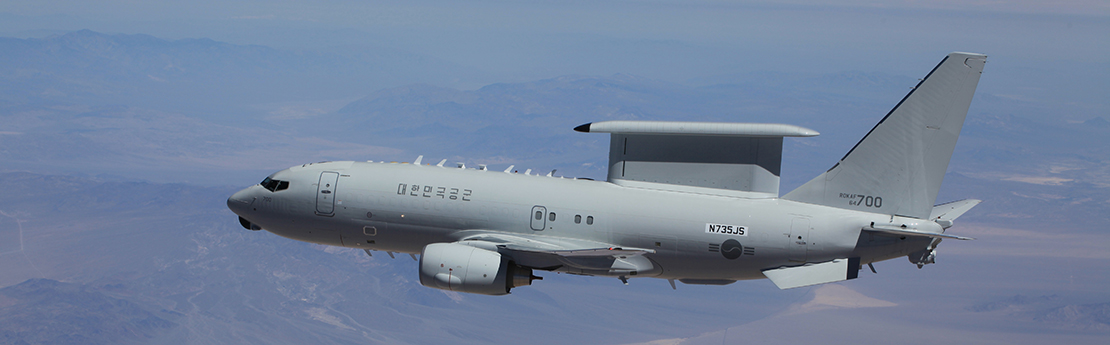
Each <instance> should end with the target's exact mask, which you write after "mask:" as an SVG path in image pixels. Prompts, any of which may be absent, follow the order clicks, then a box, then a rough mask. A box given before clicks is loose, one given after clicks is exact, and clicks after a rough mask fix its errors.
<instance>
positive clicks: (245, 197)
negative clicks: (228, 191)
mask: <svg viewBox="0 0 1110 345" xmlns="http://www.w3.org/2000/svg"><path fill="white" fill-rule="evenodd" d="M253 194H254V191H253V187H251V188H246V189H243V190H241V191H238V192H235V194H232V195H231V197H230V198H227V208H229V209H231V212H235V214H237V215H239V216H240V217H241V216H243V215H246V214H247V210H249V209H250V207H251V204H253V203H254V199H255V197H254V195H253Z"/></svg>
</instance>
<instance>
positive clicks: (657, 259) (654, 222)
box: [228, 162, 929, 281]
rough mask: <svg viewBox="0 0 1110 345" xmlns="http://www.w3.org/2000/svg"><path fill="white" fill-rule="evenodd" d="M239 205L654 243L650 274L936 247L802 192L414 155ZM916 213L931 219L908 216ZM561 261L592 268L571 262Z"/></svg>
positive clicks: (323, 169)
mask: <svg viewBox="0 0 1110 345" xmlns="http://www.w3.org/2000/svg"><path fill="white" fill-rule="evenodd" d="M271 178H272V179H274V180H281V181H287V182H288V188H287V189H284V190H278V191H270V190H267V189H265V188H263V186H261V185H255V186H252V187H250V188H247V189H244V190H243V191H240V192H239V193H236V194H235V195H234V196H232V197H231V198H230V199H229V201H228V204H229V207H231V208H232V210H234V211H235V212H236V213H237V214H239V215H241V216H243V217H245V218H246V219H249V220H250V222H252V223H253V224H257V225H258V226H259V227H261V228H263V229H265V230H267V231H270V232H272V233H275V234H277V235H280V236H283V237H287V238H291V239H295V240H299V241H305V242H311V243H318V244H325V245H333V246H342V247H349V248H360V249H369V250H378V251H391V252H402V253H420V252H421V249H422V248H424V246H426V245H428V244H432V243H445V242H446V243H450V242H455V241H459V240H462V239H464V238H467V237H468V236H471V235H473V234H474V233H475V232H476V231H480V232H499V233H506V234H523V235H527V236H541V237H543V238H556V239H557V238H567V239H577V240H591V241H597V242H601V243H610V244H614V245H617V246H621V247H629V248H641V249H648V250H651V251H653V253H651V254H646V255H645V256H646V257H647V258H649V259H650V260H651V261H653V262H654V263H655V264H656V265H655V266H656V267H657V269H656V270H653V271H651V272H641V274H640V275H639V276H651V277H657V278H668V279H688V280H706V281H715V280H720V281H731V280H745V279H762V278H764V275H763V273H762V271H763V270H765V269H770V268H775V267H781V266H789V265H801V264H804V263H806V262H823V261H828V260H832V259H835V258H844V257H860V258H861V262H862V263H869V262H873V261H879V260H885V259H890V258H895V257H899V256H905V255H906V254H908V253H910V252H913V251H918V250H922V249H924V248H925V247H926V246H928V244H929V241H928V239H922V238H913V237H910V238H905V237H901V238H899V237H898V236H886V235H874V234H869V233H864V234H863V235H861V228H863V227H864V226H866V225H868V224H869V223H871V222H877V221H878V222H884V223H885V222H889V221H890V220H891V219H890V218H891V217H890V216H887V215H882V214H875V213H866V212H858V211H851V210H844V209H838V208H831V207H826V206H820V205H812V204H806V203H799V202H794V201H789V200H784V199H779V198H743V197H731V196H721V195H708V194H698V193H686V192H675V191H664V190H653V189H647V188H634V187H625V186H620V185H617V184H613V183H609V182H603V181H593V180H586V179H571V178H561V177H550V176H542V175H525V174H519V173H505V172H501V171H490V170H478V169H468V168H455V167H440V166H434V165H413V164H407V163H369V162H324V163H315V164H306V165H303V166H297V167H293V168H290V169H286V170H282V171H280V172H277V173H275V174H274V175H272V176H271ZM905 221H908V222H920V220H916V219H907V220H905ZM555 270H558V271H565V272H569V273H579V274H591V275H617V274H606V273H605V272H580V271H575V270H573V269H569V268H566V267H563V268H555Z"/></svg>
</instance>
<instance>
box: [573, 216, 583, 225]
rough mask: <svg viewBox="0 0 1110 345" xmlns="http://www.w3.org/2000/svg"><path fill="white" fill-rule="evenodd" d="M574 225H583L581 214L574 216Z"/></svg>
mask: <svg viewBox="0 0 1110 345" xmlns="http://www.w3.org/2000/svg"><path fill="white" fill-rule="evenodd" d="M574 224H582V215H580V214H576V215H574Z"/></svg>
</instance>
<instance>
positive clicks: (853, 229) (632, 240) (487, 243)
mask: <svg viewBox="0 0 1110 345" xmlns="http://www.w3.org/2000/svg"><path fill="white" fill-rule="evenodd" d="M985 63H986V56H985V55H981V54H973V53H962V52H954V53H951V54H948V55H947V56H946V57H945V58H944V59H943V60H941V62H940V63H939V64H938V65H937V66H936V67H935V68H933V70H932V71H931V72H929V74H928V75H926V76H925V78H923V79H922V80H921V81H920V82H919V83H918V84H917V86H916V87H914V88H913V89H912V90H911V91H910V92H909V94H907V95H906V96H905V97H904V98H903V99H902V100H901V102H899V103H898V104H897V105H896V106H895V107H894V109H893V110H891V111H890V112H889V113H887V115H886V116H885V117H883V118H882V120H880V121H879V123H878V124H876V125H875V127H874V128H872V129H871V131H870V132H868V133H867V135H865V136H864V137H863V139H861V140H860V141H859V142H858V143H857V144H856V145H855V146H854V147H852V149H851V150H849V151H848V153H847V154H845V155H844V157H843V158H841V159H840V160H839V161H837V162H836V163H835V164H834V165H833V166H832V168H830V169H829V170H828V171H826V172H824V173H822V174H821V175H819V176H817V177H816V178H814V179H813V180H810V181H809V182H807V183H805V184H803V185H802V186H800V187H798V188H797V189H794V190H793V191H790V192H789V193H786V194H785V195H782V196H780V195H779V176H780V165H781V158H782V157H781V156H782V143H783V138H784V137H812V136H816V135H818V133H817V132H816V131H814V130H811V129H807V128H803V127H799V126H794V125H786V124H763V123H719V122H716V123H715V122H674V121H669V122H667V121H604V122H593V123H587V124H584V125H581V126H578V127H576V128H574V130H575V131H578V132H583V133H608V134H609V135H610V144H609V163H608V164H609V165H608V168H609V171H608V178H607V179H606V181H595V180H592V179H585V178H567V177H561V176H555V175H554V171H552V172H551V173H548V174H546V175H543V174H532V173H531V170H530V169H529V170H527V171H525V172H524V173H523V174H521V173H516V172H514V171H513V168H514V167H513V166H509V167H508V169H505V170H503V171H494V170H490V169H489V168H488V167H487V166H486V165H479V166H478V167H477V168H468V167H466V166H465V165H464V164H463V163H457V164H455V165H447V166H445V163H446V160H442V161H440V162H439V163H438V164H435V165H432V164H422V160H423V156H420V157H418V158H417V159H416V160H415V161H414V162H413V163H411V164H410V163H397V162H389V163H386V162H384V161H383V162H373V161H369V162H353V161H343V162H320V163H310V164H304V165H300V166H294V167H291V168H288V169H285V170H282V171H278V172H276V173H274V174H272V175H270V176H268V177H266V178H265V179H264V180H263V181H262V182H261V183H259V184H257V185H253V186H250V187H248V188H246V189H243V190H241V191H239V192H236V193H235V194H234V195H232V196H231V197H230V198H228V200H227V206H228V208H230V209H231V210H232V211H233V212H234V213H235V214H237V215H238V216H239V222H240V224H241V225H242V226H243V227H244V228H247V229H250V230H267V231H269V232H271V233H274V234H277V235H279V236H282V237H286V238H290V239H294V240H298V241H304V242H310V243H317V244H324V245H331V246H340V247H348V248H359V249H363V250H365V251H366V253H367V254H370V255H372V253H371V251H385V252H387V253H388V254H389V255H390V256H391V257H392V256H393V253H408V254H409V255H410V256H411V257H412V258H413V259H417V256H416V254H419V272H418V275H419V278H420V284H422V285H424V286H427V287H431V288H436V289H443V290H450V291H458V292H467V293H475V294H485V295H505V294H509V293H510V290H512V289H513V288H516V287H521V286H528V285H531V284H532V283H533V282H534V281H535V280H540V279H543V278H541V277H537V276H536V275H535V274H536V273H537V271H549V272H560V273H568V274H577V275H588V276H603V277H616V278H618V279H620V280H621V281H622V282H623V283H624V284H626V285H627V284H628V279H629V278H641V277H651V278H660V279H667V280H668V282H669V283H670V285H671V287H672V288H675V280H677V281H679V282H682V283H684V284H702V285H727V284H731V283H734V282H736V281H739V280H753V279H763V278H767V279H769V280H770V281H771V282H772V283H774V284H775V285H776V286H777V287H779V288H781V289H789V288H796V287H802V286H810V285H816V284H824V283H830V282H837V281H844V280H849V279H855V278H857V277H858V276H859V271H860V270H861V269H862V267H863V265H864V264H866V265H867V266H868V267H869V268H870V269H871V270H872V271H873V272H874V270H875V268H874V266H873V265H872V263H874V262H877V261H883V260H889V259H895V258H900V257H908V258H909V261H910V262H911V263H913V264H916V265H917V266H918V268H921V267H922V266H924V265H926V264H932V263H935V255H936V247H937V245H938V244H939V243H940V242H941V240H943V239H954V240H969V239H972V238H969V237H963V236H956V235H952V234H948V233H946V230H947V229H949V228H950V227H951V226H952V224H953V221H954V220H955V219H956V218H958V217H960V216H961V215H962V214H964V213H965V212H967V211H968V210H970V209H971V208H972V207H974V206H975V205H977V204H978V203H979V202H980V201H979V200H974V199H967V200H960V201H955V202H950V203H945V204H940V205H934V203H935V202H936V199H937V194H938V192H939V190H940V186H941V181H942V180H943V178H944V173H945V171H946V170H947V168H948V164H949V161H950V159H951V156H952V152H953V150H954V148H955V145H956V140H957V138H958V137H959V134H960V130H961V128H962V126H963V123H964V119H965V118H966V116H967V111H968V108H969V106H970V104H971V99H972V96H973V95H974V93H975V88H976V86H977V85H978V83H979V77H980V75H981V73H982V71H983V67H984V64H985Z"/></svg>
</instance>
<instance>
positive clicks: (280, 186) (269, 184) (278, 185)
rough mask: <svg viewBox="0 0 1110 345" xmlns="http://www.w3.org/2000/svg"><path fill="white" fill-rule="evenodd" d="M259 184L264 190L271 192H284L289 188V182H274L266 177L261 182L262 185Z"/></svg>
mask: <svg viewBox="0 0 1110 345" xmlns="http://www.w3.org/2000/svg"><path fill="white" fill-rule="evenodd" d="M259 184H260V185H262V188H266V190H268V191H271V192H276V191H279V190H286V189H288V188H289V181H282V180H275V179H272V178H269V177H267V178H266V179H265V180H262V183H259Z"/></svg>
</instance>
